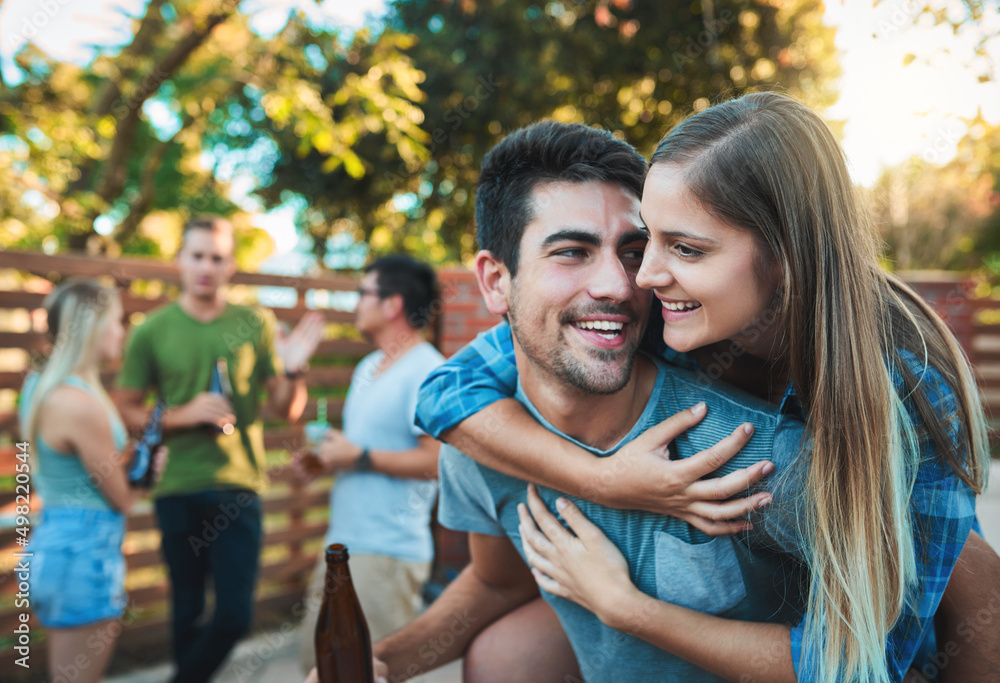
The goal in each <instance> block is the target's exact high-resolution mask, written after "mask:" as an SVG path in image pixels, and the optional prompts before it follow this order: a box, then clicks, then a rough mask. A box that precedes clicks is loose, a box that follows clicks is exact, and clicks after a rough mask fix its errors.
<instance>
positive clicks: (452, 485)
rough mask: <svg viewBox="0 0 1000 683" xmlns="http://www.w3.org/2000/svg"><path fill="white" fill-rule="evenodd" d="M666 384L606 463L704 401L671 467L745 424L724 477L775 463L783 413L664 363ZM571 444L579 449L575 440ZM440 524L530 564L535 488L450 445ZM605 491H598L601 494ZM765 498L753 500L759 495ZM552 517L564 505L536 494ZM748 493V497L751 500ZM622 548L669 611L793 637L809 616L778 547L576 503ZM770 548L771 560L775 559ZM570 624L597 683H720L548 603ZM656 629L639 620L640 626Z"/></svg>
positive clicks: (660, 381)
mask: <svg viewBox="0 0 1000 683" xmlns="http://www.w3.org/2000/svg"><path fill="white" fill-rule="evenodd" d="M650 360H652V362H654V363H655V364H656V368H657V381H656V384H655V387H654V389H653V392H652V395H651V396H650V399H649V402H648V404H647V406H646V408H645V410H644V412H643V413H642V416H641V417H640V418H639V420H638V421H637V422H636V424H635V426H634V427H633V428H632V429H631V430H630V431H629V433H628V434H627V435H626V436H625V437H624V438H623V439H622V440H621V442H620V443H618V444H617V445H616V446H615V447H614V448H611V449H609V450H607V451H598V450H595V449H593V448H589V447H588V446H586V445H584V444H581V443H579V442H576V443H577V444H578V445H580V446H582V447H583V448H586V449H587V450H589V451H590V452H592V453H594V454H595V455H598V456H607V455H610V454H612V453H614V452H615V451H617V450H618V449H619V448H621V447H622V446H623V445H625V444H626V443H628V442H629V441H631V440H632V439H634V438H635V437H637V436H638V435H639V434H641V433H642V432H644V431H645V430H646V429H648V428H649V427H651V426H653V425H655V424H657V423H659V422H661V421H663V420H664V419H665V418H667V417H669V416H670V415H672V414H674V413H676V412H678V411H680V410H683V409H685V408H689V407H691V406H693V405H694V404H695V403H697V402H698V401H702V400H703V401H705V403H706V404H707V406H708V412H707V415H706V417H705V418H704V420H703V421H702V422H701V423H700V424H698V425H697V426H696V427H694V428H692V429H691V430H689V431H687V432H685V433H684V434H682V435H681V436H679V437H678V438H677V439H676V440H675V441H674V443H673V444H672V446H671V457H672V458H684V457H689V456H691V455H694V454H695V453H698V452H699V451H702V450H704V449H705V448H708V447H710V446H712V445H714V444H715V443H717V442H718V441H720V440H721V439H722V438H724V437H725V436H727V435H728V434H730V433H731V432H732V430H733V429H734V428H735V427H736V426H738V425H739V424H740V423H742V422H752V423H753V424H754V426H755V432H754V436H753V438H752V439H751V440H750V443H749V444H747V445H746V446H745V447H744V448H743V449H742V450H741V451H740V452H739V453H738V454H737V455H736V456H734V457H733V458H732V459H731V460H730V461H729V462H728V463H727V464H726V465H724V466H723V467H722V468H721V470H720V471H719V473H720V474H725V473H727V472H731V471H733V470H736V469H739V468H743V467H747V466H749V465H751V464H753V463H755V462H758V461H760V460H763V459H768V458H771V455H772V448H773V446H774V436H775V427H776V424H777V423H778V418H779V411H778V409H777V408H776V407H774V406H771V405H769V404H767V403H765V402H762V401H759V400H757V399H754V398H752V397H749V396H745V395H743V394H738V393H736V392H733V391H731V390H727V389H722V388H719V387H716V386H712V385H708V386H706V383H705V379H704V378H703V377H698V376H696V375H694V374H693V373H691V372H688V371H685V370H681V369H679V368H676V367H673V366H668V365H666V364H665V363H663V362H662V361H661V360H659V359H657V358H651V359H650ZM517 398H518V399H519V400H520V401H521V402H522V403H524V405H525V407H526V408H527V409H528V410H529V411H531V412H532V413H533V414H534V415H535V417H536V418H537V419H538V420H539V421H540V422H541V423H542V424H543V425H544V426H545V427H546V428H547V429H549V430H551V431H554V432H556V433H558V434H560V435H561V436H563V437H564V438H569V437H567V436H566V435H565V434H562V433H561V432H559V431H558V430H556V429H555V428H554V427H553V426H552V425H551V424H549V423H548V422H547V421H546V420H545V419H544V418H542V417H541V415H539V414H538V411H537V410H536V409H535V408H534V406H532V405H531V402H530V401H529V400H528V398H527V396H525V394H524V393H523V391H522V390H521V389H520V387H518V394H517ZM570 440H571V441H572V440H573V439H570ZM440 477H441V500H440V505H439V510H438V518H439V520H440V522H441V523H442V524H443V525H444V526H446V527H449V528H451V529H455V530H459V531H470V532H476V533H481V534H488V535H493V536H507V537H509V538H510V540H511V541H512V542H513V543H514V545H515V546H516V547H517V549H518V552H520V553H521V554H522V557H523V554H524V550H523V548H522V546H521V538H520V535H519V534H518V531H517V528H518V516H517V504H518V503H521V502H525V501H526V484H525V482H524V481H522V480H520V479H515V478H513V477H509V476H507V475H504V474H500V473H499V472H496V471H495V470H492V469H490V468H487V467H484V466H482V465H479V464H478V463H476V462H475V461H473V460H472V459H471V458H469V457H467V456H465V455H464V454H462V453H460V452H459V451H457V450H455V449H454V448H451V447H449V446H447V445H445V446H443V447H442V449H441V466H440ZM594 484H595V486H600V482H595V483H594ZM754 490H756V489H754ZM539 493H540V495H541V497H542V499H543V500H544V501H545V502H546V504H547V505H548V507H549V509H550V510H552V511H554V510H555V499H556V498H557V497H559V496H560V495H565V494H562V493H560V492H558V491H555V490H553V489H549V488H546V487H539ZM748 493H749V492H748ZM567 497H568V498H569V499H570V500H572V501H573V502H574V503H576V504H577V505H578V506H579V507H580V509H581V510H582V511H583V513H584V514H585V515H586V516H587V517H588V518H589V519H590V520H591V521H592V522H594V523H595V524H596V525H597V526H598V527H600V528H601V529H602V530H603V531H604V533H605V534H606V535H607V536H608V538H609V539H610V540H611V542H612V543H614V544H615V546H617V547H618V548H619V549H620V550H621V551H622V554H623V555H624V556H625V558H626V560H627V561H628V564H629V573H630V575H631V578H632V581H633V582H634V583H635V584H636V586H638V588H639V589H640V590H642V591H643V592H645V593H647V594H648V595H651V596H655V597H657V598H659V599H660V600H663V601H666V602H670V603H673V604H676V605H681V606H683V607H689V608H691V609H695V610H698V611H701V612H706V613H709V614H715V615H719V616H722V617H726V618H729V619H740V620H746V621H767V622H778V623H785V624H789V625H794V624H796V623H798V622H799V620H800V618H801V615H802V611H803V609H804V605H803V603H804V593H803V588H804V585H805V578H806V577H805V573H804V571H803V568H802V566H801V565H800V563H799V562H798V561H797V560H795V559H794V557H793V556H791V555H788V554H785V553H783V552H781V551H780V549H779V548H778V546H777V544H773V543H772V544H768V543H763V542H761V539H760V538H757V537H755V538H751V535H750V533H744V534H737V535H733V536H717V537H713V536H708V535H707V534H705V533H703V532H701V531H700V530H698V529H697V528H695V527H693V526H691V525H689V524H687V523H686V522H683V521H681V520H679V519H676V518H673V517H667V516H663V515H656V514H653V513H650V512H644V511H639V510H614V509H611V508H607V507H603V506H600V505H597V504H596V503H592V502H590V501H587V500H583V499H580V498H576V497H574V496H567ZM772 548H773V549H772ZM542 596H543V597H544V598H545V599H546V600H547V601H548V602H549V604H551V605H552V607H553V609H554V610H555V612H556V614H557V615H558V616H559V619H560V621H561V622H562V625H563V628H564V629H565V631H566V634H567V636H568V637H569V640H570V642H571V644H572V646H573V649H574V651H575V653H576V656H577V659H578V661H579V663H580V668H581V672H582V673H583V677H584V679H585V680H586V681H588V683H601V682H605V681H606V682H608V683H621V681H678V682H682V681H684V682H687V681H693V682H701V681H721V680H722V679H720V678H718V677H716V676H714V675H712V674H710V673H708V672H707V671H704V670H703V669H700V668H698V667H696V666H694V665H693V664H691V663H689V662H687V661H685V660H683V659H681V658H679V657H677V656H675V655H673V654H671V653H669V652H666V651H664V650H661V649H659V648H657V647H655V646H653V645H651V644H649V643H647V642H645V641H643V640H641V639H639V638H635V637H633V636H630V635H628V634H625V633H622V632H620V631H616V630H614V629H611V628H608V627H607V626H605V625H604V624H603V623H601V621H600V620H599V619H598V618H597V617H596V616H595V615H594V614H593V613H591V612H589V611H587V610H586V609H584V608H583V607H580V606H579V605H577V604H575V603H573V602H570V601H568V600H564V599H562V598H559V597H556V596H554V595H551V594H549V593H546V592H545V591H542ZM643 618H648V616H646V615H636V619H643Z"/></svg>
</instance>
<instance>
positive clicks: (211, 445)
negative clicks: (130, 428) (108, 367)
mask: <svg viewBox="0 0 1000 683" xmlns="http://www.w3.org/2000/svg"><path fill="white" fill-rule="evenodd" d="M274 327H275V319H274V314H273V313H271V312H270V311H269V310H266V309H259V308H251V307H248V306H235V305H232V304H230V305H228V306H226V309H225V310H224V311H223V313H222V315H220V316H219V317H218V318H216V319H215V320H213V321H211V322H207V323H204V322H201V321H198V320H195V319H194V318H192V317H191V316H189V315H188V314H187V313H185V312H184V310H183V309H182V308H181V307H180V305H179V304H177V303H172V304H167V305H166V306H164V307H162V308H160V309H157V310H156V311H154V312H152V313H150V314H149V316H148V317H147V318H146V320H145V321H143V322H142V323H141V324H139V325H136V327H135V328H134V329H133V330H132V333H131V335H130V337H129V341H128V345H127V346H126V347H125V358H124V360H123V362H122V369H121V372H120V373H119V374H118V386H120V387H122V388H125V389H149V390H153V391H155V392H156V393H157V394H158V395H159V397H160V398H162V399H163V400H164V401H165V402H166V405H167V407H168V408H171V407H176V406H180V405H183V404H185V403H187V402H189V401H190V400H191V399H193V398H194V397H195V396H197V395H198V394H200V393H201V392H203V391H208V390H209V387H210V386H211V382H212V370H213V368H215V365H216V361H217V360H218V359H219V358H225V359H226V362H227V364H228V367H229V380H230V384H232V388H233V397H232V404H233V412H234V413H235V415H236V429H235V431H233V433H232V434H229V435H226V434H221V433H215V431H213V429H212V427H210V426H209V425H207V424H206V425H199V426H196V427H192V428H189V429H183V430H180V431H175V432H170V433H169V434H167V437H166V439H165V444H166V445H167V447H168V448H169V449H170V456H169V459H168V461H167V468H166V470H165V471H164V473H163V478H162V479H161V480H160V482H159V484H157V486H156V489H155V491H154V495H155V496H157V497H160V496H166V495H171V494H177V493H192V492H195V491H204V490H208V489H217V488H230V487H236V488H248V489H252V490H254V491H258V492H260V491H263V490H264V489H265V488H266V487H267V467H266V462H265V453H264V429H263V426H262V425H261V422H260V420H259V419H258V410H259V407H260V405H259V404H260V395H261V385H262V384H263V383H264V382H265V381H266V380H267V378H269V377H271V376H273V375H275V374H277V373H278V372H282V371H283V367H282V365H281V359H280V358H279V357H278V356H277V354H276V353H275V350H274Z"/></svg>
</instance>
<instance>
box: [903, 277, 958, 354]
mask: <svg viewBox="0 0 1000 683" xmlns="http://www.w3.org/2000/svg"><path fill="white" fill-rule="evenodd" d="M900 277H901V278H902V279H903V280H904V281H905V282H906V283H907V284H909V285H910V286H911V287H913V289H915V290H916V291H917V293H918V294H920V296H922V297H923V298H924V299H926V300H927V303H929V304H930V305H931V306H932V307H933V308H934V310H935V311H937V313H938V315H940V316H941V317H942V318H944V321H945V322H946V323H948V326H949V327H950V328H951V331H952V332H954V333H955V336H956V337H957V338H958V342H959V343H960V344H961V345H962V348H963V349H965V352H966V354H968V355H969V357H970V358H972V359H975V355H974V349H973V345H972V338H973V335H974V332H975V330H974V325H975V320H974V303H973V301H972V287H973V283H972V280H970V279H969V278H968V277H967V276H965V275H962V274H959V273H951V272H947V271H911V272H905V273H900Z"/></svg>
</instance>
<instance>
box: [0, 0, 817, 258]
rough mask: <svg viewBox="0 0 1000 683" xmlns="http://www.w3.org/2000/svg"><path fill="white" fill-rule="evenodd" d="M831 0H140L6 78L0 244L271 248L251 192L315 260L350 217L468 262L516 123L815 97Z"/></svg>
mask: <svg viewBox="0 0 1000 683" xmlns="http://www.w3.org/2000/svg"><path fill="white" fill-rule="evenodd" d="M257 4H260V3H257ZM821 16H822V8H821V6H820V3H819V2H817V1H816V0H784V1H783V2H777V1H775V0H696V1H695V2H691V3H687V2H686V3H652V2H633V1H632V0H549V1H548V2H539V1H536V0H445V1H441V0H396V1H395V2H394V3H393V4H392V5H390V8H389V13H388V16H387V17H386V19H385V20H384V23H383V24H382V25H380V26H378V27H377V29H373V30H365V31H360V32H358V33H356V34H353V35H348V34H346V33H343V32H337V31H333V30H325V29H320V28H317V27H315V26H313V25H310V24H309V23H308V22H307V21H306V20H305V19H304V18H303V17H301V16H298V15H294V16H292V17H291V18H290V19H289V21H288V22H287V25H286V26H285V27H284V29H283V30H282V31H280V32H279V33H278V34H277V35H275V36H273V37H270V38H267V37H262V36H260V35H257V34H256V33H254V32H253V31H252V30H251V29H250V26H249V23H248V19H247V17H246V16H245V15H244V14H243V13H241V12H240V2H239V0H171V1H169V2H168V1H167V0H149V2H148V5H147V6H146V10H145V13H144V14H143V16H141V17H138V18H136V19H135V20H134V35H133V38H132V40H131V42H129V43H128V44H127V45H125V46H124V47H122V48H121V49H120V50H118V51H105V52H104V53H102V54H101V55H100V56H98V57H97V59H95V60H94V61H93V63H91V64H89V65H88V66H86V67H77V66H73V65H69V64H65V63H59V62H55V61H53V60H52V59H50V58H48V57H47V56H46V55H44V54H42V53H40V52H38V51H37V50H35V49H33V48H31V47H29V48H27V49H25V50H23V51H22V52H21V53H20V54H19V57H18V61H19V64H20V66H21V68H22V69H23V70H24V71H25V73H26V74H27V77H26V79H25V80H24V82H22V83H20V84H18V85H16V86H13V87H5V86H3V85H2V84H0V88H2V90H0V221H2V226H3V231H2V233H0V246H2V247H13V248H38V247H40V246H42V245H43V242H45V240H48V241H49V242H52V241H53V240H55V244H57V245H58V246H59V248H62V249H73V250H82V249H90V250H94V251H108V252H111V253H116V252H117V251H119V250H124V251H125V252H126V253H151V254H157V253H161V254H167V255H169V254H170V253H172V250H173V248H175V246H176V241H177V229H178V227H179V225H180V223H181V222H182V220H183V219H184V218H186V217H187V216H188V215H190V214H195V213H207V212H212V213H222V214H226V215H235V216H236V219H237V224H238V227H242V228H244V230H243V231H242V234H243V235H244V237H243V239H244V240H247V241H248V242H249V247H248V251H249V252H253V253H255V254H260V253H263V252H264V251H266V249H264V248H263V247H262V246H261V245H260V244H259V242H260V241H261V240H262V239H263V240H264V241H266V238H261V237H260V235H259V234H255V233H254V232H253V231H252V230H251V229H250V228H249V226H248V225H246V223H247V219H246V214H245V213H243V212H241V211H240V207H239V206H237V204H236V203H234V202H241V203H243V205H244V206H245V205H246V202H250V203H251V204H252V203H253V202H256V203H257V206H258V207H259V208H262V209H269V208H273V207H276V206H280V205H291V206H294V207H296V208H297V214H296V215H297V218H296V220H297V223H298V227H299V228H300V229H301V230H302V231H305V232H308V233H310V234H312V235H313V236H314V237H315V238H316V239H315V244H316V250H317V252H318V253H319V254H320V255H322V253H323V252H324V250H325V248H326V244H327V238H329V237H331V236H334V235H344V234H346V235H349V236H353V238H354V239H355V240H357V241H359V242H360V241H366V242H368V243H369V244H370V246H371V247H372V249H373V250H374V251H376V252H382V251H387V250H391V249H399V248H405V249H407V250H409V251H411V252H414V253H417V254H418V255H421V256H423V257H424V258H428V259H430V260H433V261H436V262H444V261H448V260H454V259H458V258H462V257H467V256H469V255H470V254H471V253H473V251H474V248H475V241H474V220H473V207H472V195H473V192H474V187H475V181H476V175H477V169H478V166H479V164H480V163H481V161H482V157H483V155H484V154H485V152H486V151H487V150H488V149H489V148H490V147H492V146H493V145H494V144H495V143H496V142H497V141H498V140H500V139H501V138H502V137H503V135H504V134H506V133H507V132H509V131H510V130H512V129H514V128H517V127H520V126H523V125H526V124H528V123H530V122H532V121H534V120H537V119H540V118H554V119H557V120H561V121H579V122H583V123H586V124H589V125H595V126H601V127H603V128H606V129H609V130H611V131H613V132H614V134H615V135H617V136H620V137H622V138H624V139H626V140H628V141H630V142H632V143H633V144H635V145H636V146H637V147H638V148H639V149H640V150H641V151H643V152H644V153H648V152H650V151H651V150H652V148H653V146H654V145H655V143H656V142H657V140H658V139H659V138H660V137H661V135H662V134H663V133H664V132H665V131H666V130H667V129H668V128H669V127H670V126H671V125H673V124H674V123H676V122H677V121H678V120H679V119H680V118H681V117H682V116H684V115H686V114H687V113H689V112H691V111H692V110H699V109H702V108H704V107H706V106H708V105H709V104H710V103H712V102H713V101H716V100H718V99H719V98H720V97H724V96H729V95H735V94H738V93H740V92H743V91H746V90H749V89H754V88H779V89H782V90H785V91H788V92H790V93H792V94H794V95H796V96H798V97H800V98H802V99H803V100H805V101H806V102H808V103H809V104H812V105H814V106H818V107H821V108H822V107H824V106H825V105H827V104H830V103H831V102H832V100H833V98H834V93H833V88H832V79H833V78H834V77H835V76H836V75H837V67H836V62H835V52H834V47H833V29H830V28H828V27H825V26H823V25H822V23H821ZM248 178H250V179H251V181H250V184H252V185H254V184H255V185H259V187H258V188H257V189H256V191H255V192H254V193H253V194H252V195H251V196H250V198H249V199H245V198H243V199H241V198H240V196H239V193H238V192H234V189H235V188H236V187H237V186H240V187H242V188H243V190H244V194H245V190H246V185H247V179H248ZM99 217H101V218H102V220H103V221H105V223H107V221H108V219H110V221H111V222H112V223H113V224H114V226H115V227H114V231H113V232H112V233H111V234H110V235H108V236H106V237H105V236H102V235H99V234H98V233H97V231H96V230H95V227H94V222H95V220H96V219H98V218H99ZM255 241H256V243H257V244H256V246H255ZM48 246H51V245H48Z"/></svg>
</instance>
